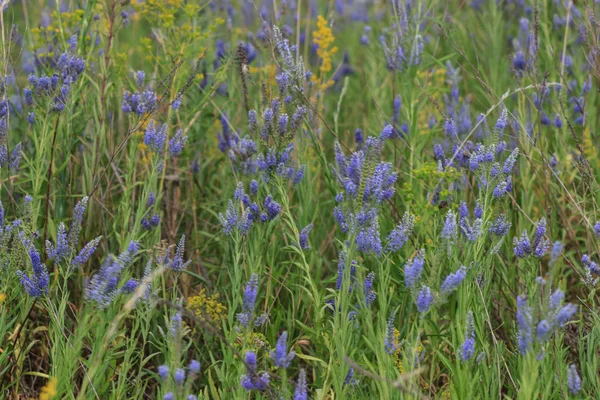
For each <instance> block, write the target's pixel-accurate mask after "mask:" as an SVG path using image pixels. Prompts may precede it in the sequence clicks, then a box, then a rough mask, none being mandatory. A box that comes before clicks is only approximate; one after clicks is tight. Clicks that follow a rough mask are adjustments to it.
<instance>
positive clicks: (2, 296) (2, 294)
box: [0, 293, 6, 303]
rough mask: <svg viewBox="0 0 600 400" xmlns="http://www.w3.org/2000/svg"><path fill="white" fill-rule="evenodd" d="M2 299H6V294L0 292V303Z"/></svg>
mask: <svg viewBox="0 0 600 400" xmlns="http://www.w3.org/2000/svg"><path fill="white" fill-rule="evenodd" d="M4 300H6V294H4V293H0V303H2V302H3V301H4Z"/></svg>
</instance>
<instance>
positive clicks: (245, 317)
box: [236, 274, 269, 328]
mask: <svg viewBox="0 0 600 400" xmlns="http://www.w3.org/2000/svg"><path fill="white" fill-rule="evenodd" d="M257 296H258V275H256V274H252V276H250V280H249V281H248V283H247V284H246V287H245V289H244V304H243V306H242V312H241V313H238V314H237V316H236V317H237V320H238V322H239V323H240V325H242V326H243V327H244V328H247V327H249V326H252V325H254V326H261V325H263V324H264V323H265V322H267V319H268V318H269V316H268V315H267V314H261V315H259V316H258V317H256V316H255V314H254V307H255V304H256V297H257Z"/></svg>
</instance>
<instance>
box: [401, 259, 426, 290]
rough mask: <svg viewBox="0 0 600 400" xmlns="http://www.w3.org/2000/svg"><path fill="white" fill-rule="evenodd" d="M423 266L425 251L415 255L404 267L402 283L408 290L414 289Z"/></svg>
mask: <svg viewBox="0 0 600 400" xmlns="http://www.w3.org/2000/svg"><path fill="white" fill-rule="evenodd" d="M424 265H425V251H424V250H421V251H419V252H418V253H417V255H416V256H415V258H414V259H413V260H412V261H410V260H409V261H407V262H406V265H405V266H404V283H405V285H406V287H407V288H408V289H412V288H414V287H415V284H416V283H417V282H418V280H419V278H420V277H421V273H422V272H423V266H424Z"/></svg>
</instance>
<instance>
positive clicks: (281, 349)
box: [271, 331, 296, 368]
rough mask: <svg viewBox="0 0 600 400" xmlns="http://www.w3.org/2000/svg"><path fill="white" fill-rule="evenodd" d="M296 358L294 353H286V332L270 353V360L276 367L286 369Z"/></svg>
mask: <svg viewBox="0 0 600 400" xmlns="http://www.w3.org/2000/svg"><path fill="white" fill-rule="evenodd" d="M295 356H296V353H295V352H294V351H290V352H289V353H288V352H287V332H285V331H284V332H283V333H282V334H281V336H279V339H278V340H277V345H276V346H275V350H273V351H272V352H271V359H272V360H273V363H274V364H275V366H276V367H281V368H287V367H289V366H290V365H291V363H292V360H293V359H294V357H295Z"/></svg>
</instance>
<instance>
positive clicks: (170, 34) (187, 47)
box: [134, 0, 225, 62]
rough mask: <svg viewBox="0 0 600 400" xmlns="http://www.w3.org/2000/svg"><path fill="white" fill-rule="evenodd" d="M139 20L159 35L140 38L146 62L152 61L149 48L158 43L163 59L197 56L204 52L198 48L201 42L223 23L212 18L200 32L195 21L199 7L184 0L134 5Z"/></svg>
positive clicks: (151, 0) (149, 1)
mask: <svg viewBox="0 0 600 400" xmlns="http://www.w3.org/2000/svg"><path fill="white" fill-rule="evenodd" d="M134 7H135V9H136V11H137V12H138V14H139V15H140V16H141V18H142V19H144V20H146V21H147V22H148V23H150V25H152V26H154V27H156V28H157V29H158V30H159V32H160V34H158V35H155V37H156V39H150V38H143V39H142V40H141V47H142V49H143V51H144V52H145V54H146V59H147V60H150V61H153V60H154V56H153V54H154V52H153V46H154V44H155V43H157V44H159V45H160V46H161V48H162V49H164V50H165V52H166V54H165V56H166V57H165V59H166V60H169V62H172V60H179V59H181V58H182V57H197V56H198V54H202V53H203V52H204V50H203V48H201V47H200V46H198V45H199V44H200V43H201V42H202V40H203V39H206V38H208V37H209V36H210V34H211V33H212V32H214V31H216V29H217V27H218V26H219V25H222V24H224V23H225V20H224V19H223V18H215V19H214V20H213V22H212V23H211V24H210V25H209V26H208V28H207V29H206V30H204V31H203V30H202V29H201V28H200V27H201V26H203V25H199V24H198V21H196V19H197V18H198V15H200V11H201V10H202V7H201V6H200V5H199V4H194V2H188V1H184V0H147V1H144V2H138V3H135V4H134Z"/></svg>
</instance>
